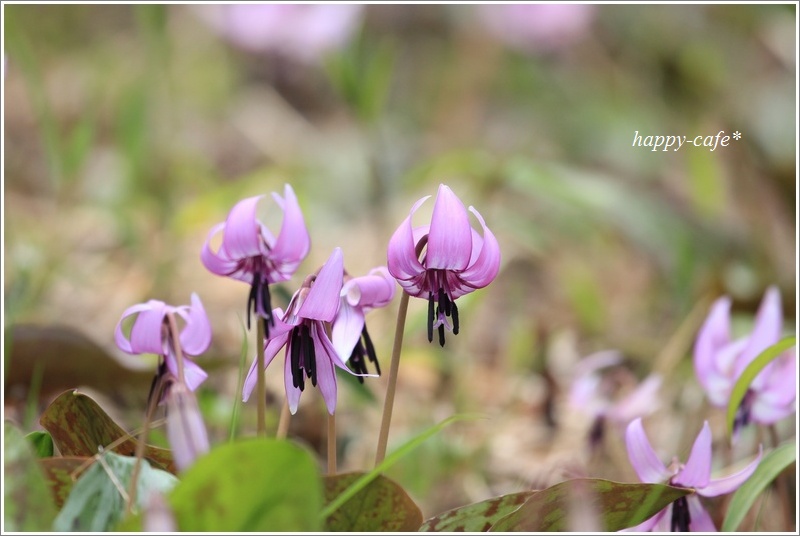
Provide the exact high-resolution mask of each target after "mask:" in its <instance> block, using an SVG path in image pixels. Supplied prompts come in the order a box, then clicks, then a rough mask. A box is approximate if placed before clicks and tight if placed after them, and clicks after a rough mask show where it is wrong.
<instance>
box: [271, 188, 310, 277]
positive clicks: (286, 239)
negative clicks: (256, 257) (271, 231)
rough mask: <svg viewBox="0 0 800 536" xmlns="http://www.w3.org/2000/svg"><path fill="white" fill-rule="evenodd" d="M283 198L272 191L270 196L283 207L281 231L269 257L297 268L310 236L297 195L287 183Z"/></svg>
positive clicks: (308, 243)
mask: <svg viewBox="0 0 800 536" xmlns="http://www.w3.org/2000/svg"><path fill="white" fill-rule="evenodd" d="M283 195H284V198H283V199H281V197H280V196H279V195H278V194H275V193H273V194H272V196H273V198H274V199H275V201H276V202H277V203H278V205H280V206H281V208H282V209H283V222H282V223H281V232H280V233H279V234H278V240H277V242H275V245H274V247H273V248H272V252H271V254H270V257H271V258H273V259H275V260H276V261H277V262H280V263H286V264H290V265H292V266H293V267H294V268H293V269H292V270H291V271H292V272H294V270H296V269H297V266H298V265H299V264H300V261H302V260H303V259H304V258H305V257H306V255H308V250H309V248H310V247H311V238H310V237H309V235H308V230H307V229H306V223H305V220H304V219H303V212H302V211H301V210H300V205H299V204H298V202H297V197H296V196H295V195H294V190H292V187H291V186H289V185H288V184H287V185H286V186H285V187H284V193H283Z"/></svg>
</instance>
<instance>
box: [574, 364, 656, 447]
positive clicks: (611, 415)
mask: <svg viewBox="0 0 800 536" xmlns="http://www.w3.org/2000/svg"><path fill="white" fill-rule="evenodd" d="M621 364H622V356H621V355H620V354H619V352H616V351H611V350H609V351H602V352H596V353H594V354H592V355H590V356H588V357H586V358H585V359H583V360H581V361H580V362H579V363H578V364H577V366H576V367H575V368H576V370H575V377H574V380H573V382H572V386H571V387H570V392H569V403H570V405H571V406H572V407H574V408H576V409H578V410H579V411H581V412H583V413H586V414H587V415H588V416H589V417H590V418H592V419H593V424H592V428H591V432H590V437H589V440H590V443H591V444H592V445H595V444H597V443H599V442H600V440H601V439H602V434H603V430H604V426H605V423H606V422H611V423H612V424H614V425H617V426H620V427H623V426H626V425H627V424H628V423H629V422H631V420H633V419H635V418H636V417H645V416H647V415H649V414H651V413H652V412H653V411H655V410H656V409H658V406H659V404H660V401H659V398H658V391H659V389H660V388H661V376H660V375H658V374H651V375H650V376H648V377H647V378H645V379H644V380H643V381H642V382H641V383H639V384H638V385H635V383H634V382H635V379H634V378H633V377H632V374H631V373H630V372H629V371H628V370H627V369H624V368H622V367H621V366H620V365H621Z"/></svg>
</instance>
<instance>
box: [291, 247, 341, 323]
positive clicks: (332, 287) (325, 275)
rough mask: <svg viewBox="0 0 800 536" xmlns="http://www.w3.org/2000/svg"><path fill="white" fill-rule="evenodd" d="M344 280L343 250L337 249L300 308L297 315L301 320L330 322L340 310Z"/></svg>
mask: <svg viewBox="0 0 800 536" xmlns="http://www.w3.org/2000/svg"><path fill="white" fill-rule="evenodd" d="M343 278H344V264H343V260H342V250H341V249H340V248H335V249H334V250H333V253H331V256H330V257H329V258H328V260H327V261H326V262H325V264H324V265H323V266H322V269H321V270H320V271H319V273H318V274H317V277H316V279H315V280H314V283H313V284H312V285H311V291H310V292H309V293H308V296H306V299H305V301H304V302H303V304H302V305H301V306H300V310H299V311H298V313H297V315H298V316H299V317H300V318H310V319H314V320H323V321H325V322H330V321H331V320H333V317H334V316H336V311H337V310H338V309H339V294H340V293H341V291H342V279H343Z"/></svg>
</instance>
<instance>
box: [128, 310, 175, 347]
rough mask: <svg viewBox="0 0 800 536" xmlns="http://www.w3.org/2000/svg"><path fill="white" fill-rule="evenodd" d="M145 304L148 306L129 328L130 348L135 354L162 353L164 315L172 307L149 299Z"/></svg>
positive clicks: (163, 345)
mask: <svg viewBox="0 0 800 536" xmlns="http://www.w3.org/2000/svg"><path fill="white" fill-rule="evenodd" d="M147 305H149V308H148V309H145V310H143V311H142V312H140V313H139V316H138V317H136V322H134V323H133V327H132V328H131V348H132V349H133V351H134V352H136V353H137V354H146V353H149V354H158V355H164V354H166V353H167V351H166V347H165V344H164V332H163V329H164V316H165V315H166V314H167V312H168V311H169V310H170V309H172V308H171V307H168V306H167V305H166V304H165V303H164V302H162V301H158V300H150V301H148V302H147Z"/></svg>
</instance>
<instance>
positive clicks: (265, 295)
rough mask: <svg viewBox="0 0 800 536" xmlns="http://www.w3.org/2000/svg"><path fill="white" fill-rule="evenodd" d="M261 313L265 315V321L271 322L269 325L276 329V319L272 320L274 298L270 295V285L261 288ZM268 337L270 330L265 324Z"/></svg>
mask: <svg viewBox="0 0 800 536" xmlns="http://www.w3.org/2000/svg"><path fill="white" fill-rule="evenodd" d="M261 311H262V314H263V315H264V320H265V321H266V322H269V325H270V326H272V327H275V319H274V318H272V296H270V294H269V285H264V286H263V287H261ZM264 328H265V333H266V336H267V337H269V328H267V324H264Z"/></svg>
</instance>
